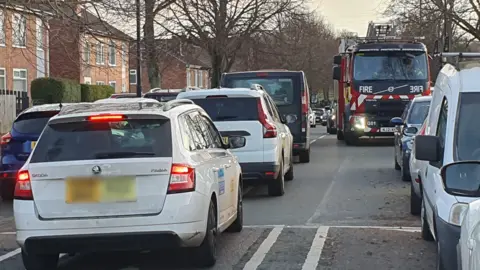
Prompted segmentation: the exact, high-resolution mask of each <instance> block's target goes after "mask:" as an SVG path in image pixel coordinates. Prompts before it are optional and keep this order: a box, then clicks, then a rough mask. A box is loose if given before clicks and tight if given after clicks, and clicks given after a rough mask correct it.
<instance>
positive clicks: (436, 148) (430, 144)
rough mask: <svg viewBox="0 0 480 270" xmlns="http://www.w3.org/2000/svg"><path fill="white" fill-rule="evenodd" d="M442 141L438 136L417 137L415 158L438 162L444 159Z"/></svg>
mask: <svg viewBox="0 0 480 270" xmlns="http://www.w3.org/2000/svg"><path fill="white" fill-rule="evenodd" d="M442 154H443V153H442V151H441V147H440V139H439V138H438V137H437V136H431V135H417V136H416V137H415V158H416V159H418V160H425V161H432V162H437V161H440V160H441V159H442Z"/></svg>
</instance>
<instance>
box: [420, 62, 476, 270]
mask: <svg viewBox="0 0 480 270" xmlns="http://www.w3.org/2000/svg"><path fill="white" fill-rule="evenodd" d="M452 55H453V56H454V58H456V59H457V63H456V65H451V64H446V65H445V66H444V67H443V68H442V70H441V71H440V73H439V75H438V77H437V81H436V83H435V91H434V92H433V98H432V103H431V105H430V110H429V113H428V116H427V117H428V125H427V127H426V131H425V135H419V136H417V137H416V138H415V157H416V159H418V160H425V161H428V164H427V167H426V172H425V174H426V177H425V180H423V181H422V188H423V200H422V211H421V221H422V237H423V239H425V240H430V241H433V240H435V241H436V242H437V249H438V257H437V269H457V251H456V246H457V243H458V239H459V237H460V225H461V222H462V220H463V215H464V214H465V210H466V209H467V207H468V203H469V202H471V201H474V200H476V199H478V198H479V197H480V194H479V186H480V177H471V174H469V173H468V172H467V171H464V172H462V171H461V170H462V168H463V169H465V168H466V166H457V165H458V164H459V163H458V162H465V161H468V160H480V121H479V120H478V119H479V117H480V84H479V81H478V78H479V77H480V53H470V54H468V55H467V54H464V55H462V54H461V53H445V54H443V56H448V57H451V56H452ZM458 56H463V57H462V58H461V59H460V58H458ZM452 165H455V166H452ZM467 167H468V166H467ZM447 169H448V170H447ZM479 176H480V175H479Z"/></svg>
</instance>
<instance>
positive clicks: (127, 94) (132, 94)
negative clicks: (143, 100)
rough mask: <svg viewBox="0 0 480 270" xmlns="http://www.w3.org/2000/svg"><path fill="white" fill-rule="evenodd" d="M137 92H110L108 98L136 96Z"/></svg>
mask: <svg viewBox="0 0 480 270" xmlns="http://www.w3.org/2000/svg"><path fill="white" fill-rule="evenodd" d="M136 97H137V94H136V93H117V94H112V95H111V96H110V98H136Z"/></svg>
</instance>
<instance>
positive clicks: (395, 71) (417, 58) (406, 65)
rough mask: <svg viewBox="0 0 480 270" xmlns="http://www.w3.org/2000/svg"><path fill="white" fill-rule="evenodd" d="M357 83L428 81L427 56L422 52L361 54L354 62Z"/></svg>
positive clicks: (357, 55) (356, 56)
mask: <svg viewBox="0 0 480 270" xmlns="http://www.w3.org/2000/svg"><path fill="white" fill-rule="evenodd" d="M353 61H354V62H353V79H354V80H357V81H381V80H395V81H409V80H427V79H428V67H427V65H428V64H427V63H428V62H427V55H426V53H425V52H421V51H388V52H385V51H383V52H361V53H357V54H355V57H354V60H353Z"/></svg>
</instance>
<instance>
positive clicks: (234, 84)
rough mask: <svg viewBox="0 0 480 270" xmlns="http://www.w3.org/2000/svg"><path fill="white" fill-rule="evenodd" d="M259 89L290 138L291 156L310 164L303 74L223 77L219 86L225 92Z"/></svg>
mask: <svg viewBox="0 0 480 270" xmlns="http://www.w3.org/2000/svg"><path fill="white" fill-rule="evenodd" d="M252 84H260V85H262V86H263V87H264V88H265V90H266V91H267V92H268V94H269V95H270V96H271V97H272V99H273V100H274V101H275V104H276V105H277V107H278V110H279V112H280V113H281V114H282V115H283V116H284V117H285V119H286V121H287V125H288V127H289V128H290V132H291V133H292V135H293V154H294V155H296V156H299V158H300V162H302V163H307V162H310V124H309V122H308V112H309V108H310V92H309V89H308V83H307V78H306V76H305V74H304V73H303V71H288V70H260V71H241V72H232V73H224V74H223V75H222V79H221V82H220V85H221V86H222V87H225V88H250V87H251V85H252Z"/></svg>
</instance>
